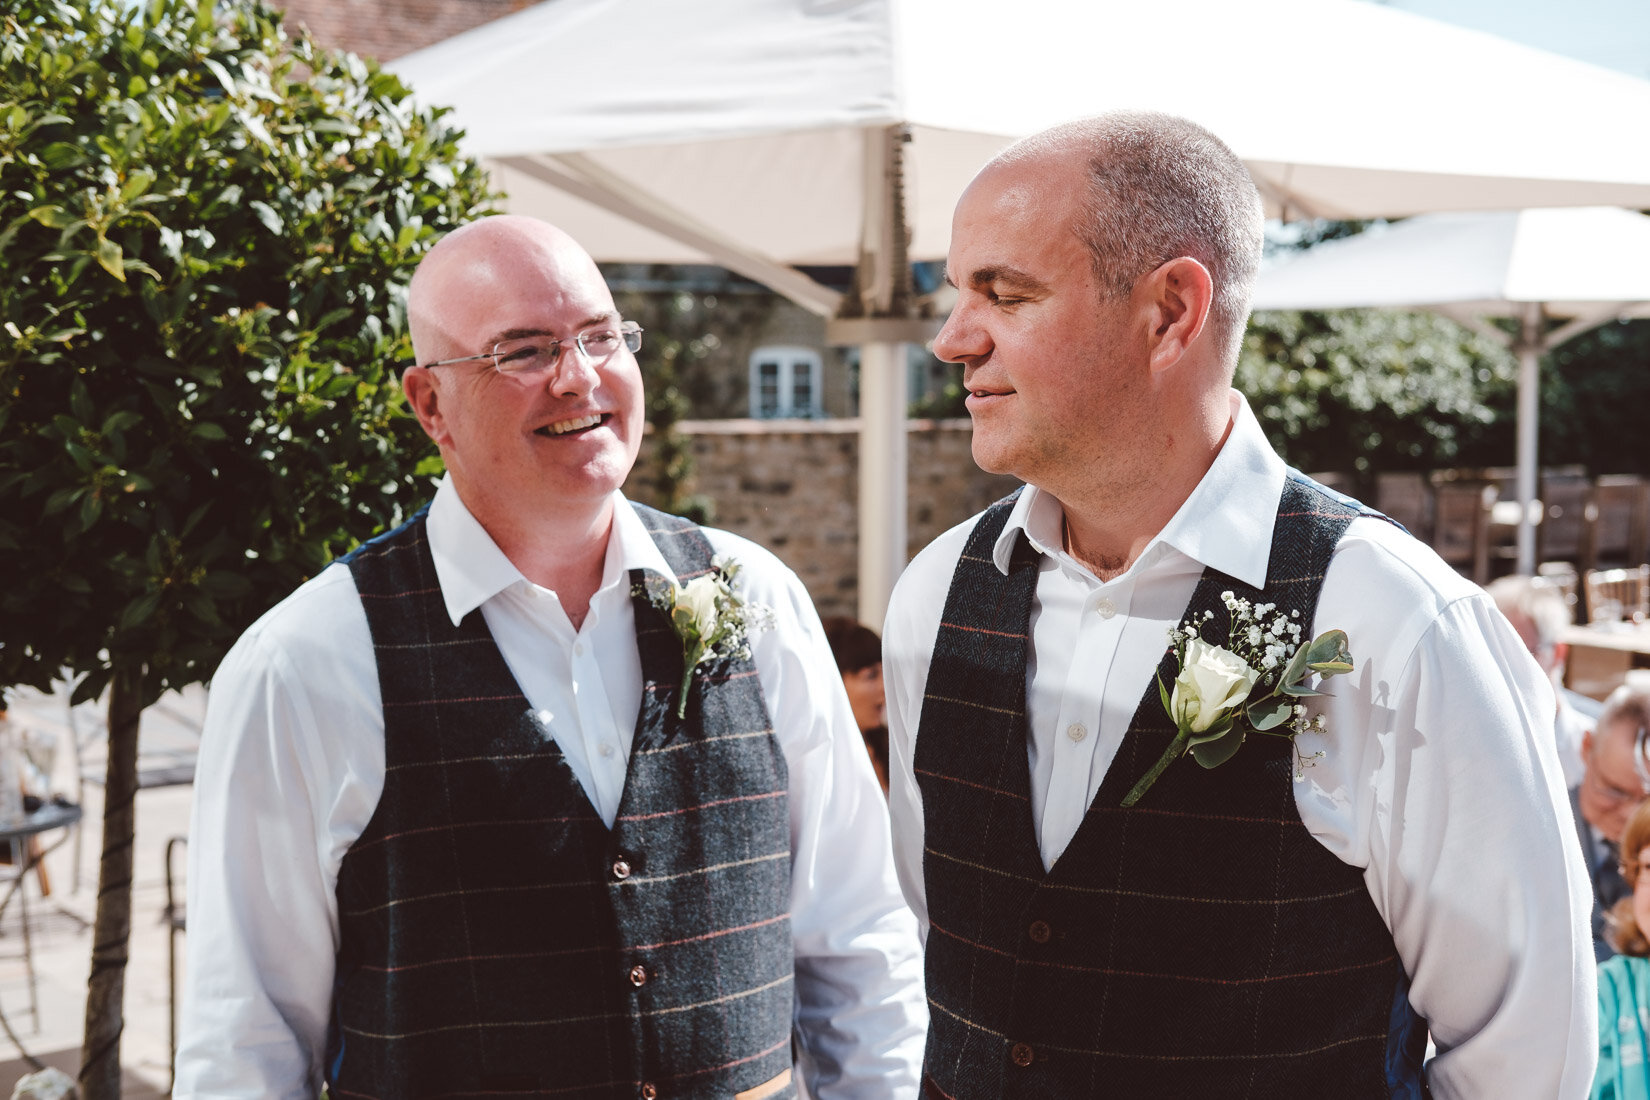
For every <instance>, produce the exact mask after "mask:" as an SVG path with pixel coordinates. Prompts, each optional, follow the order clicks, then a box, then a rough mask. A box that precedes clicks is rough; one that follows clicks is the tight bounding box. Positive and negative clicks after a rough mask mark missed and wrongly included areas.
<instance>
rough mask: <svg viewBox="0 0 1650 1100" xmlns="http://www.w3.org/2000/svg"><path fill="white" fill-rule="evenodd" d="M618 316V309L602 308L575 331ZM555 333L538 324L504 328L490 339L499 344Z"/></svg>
mask: <svg viewBox="0 0 1650 1100" xmlns="http://www.w3.org/2000/svg"><path fill="white" fill-rule="evenodd" d="M618 316H619V312H618V310H614V309H607V310H602V311H601V312H599V313H592V314H591V315H590V316H588V317H586V318H585V319H584V320H582V321H580V322H579V323H578V325H576V326H575V327H574V330H573V331H575V332H583V331H585V330H586V329H589V328H594V327H595V326H596V325H600V324H605V323H608V322H611V321H615V320H617V319H618ZM555 335H556V334H555V333H554V332H552V331H551V330H549V329H547V328H540V327H537V326H527V327H516V328H507V329H504V330H503V331H502V332H498V333H495V334H493V335H492V336H491V337H489V339H490V340H492V342H493V343H495V344H497V343H502V342H503V341H505V340H521V339H523V338H525V337H528V336H550V337H555Z"/></svg>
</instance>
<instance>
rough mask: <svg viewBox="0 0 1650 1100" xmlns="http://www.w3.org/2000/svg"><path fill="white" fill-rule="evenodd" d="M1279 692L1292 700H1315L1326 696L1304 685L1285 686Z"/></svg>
mask: <svg viewBox="0 0 1650 1100" xmlns="http://www.w3.org/2000/svg"><path fill="white" fill-rule="evenodd" d="M1278 690H1279V691H1281V692H1283V693H1284V694H1285V695H1287V696H1289V697H1290V698H1291V699H1315V698H1317V697H1318V696H1320V695H1322V694H1324V693H1323V692H1321V691H1318V690H1317V689H1316V688H1309V687H1306V686H1304V685H1302V684H1284V685H1282V686H1281V687H1279V688H1278Z"/></svg>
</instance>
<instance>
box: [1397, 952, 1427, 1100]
mask: <svg viewBox="0 0 1650 1100" xmlns="http://www.w3.org/2000/svg"><path fill="white" fill-rule="evenodd" d="M1397 965H1398V980H1397V981H1396V982H1395V983H1393V987H1392V1011H1391V1014H1390V1015H1389V1017H1388V1019H1387V1029H1386V1086H1387V1095H1389V1096H1391V1097H1392V1098H1393V1100H1428V1097H1430V1096H1431V1093H1429V1092H1428V1091H1427V1078H1426V1072H1425V1071H1424V1070H1423V1069H1422V1067H1421V1061H1422V1059H1423V1058H1424V1057H1425V1055H1426V1049H1427V1022H1426V1020H1425V1019H1423V1018H1422V1016H1421V1014H1420V1013H1419V1012H1417V1011H1415V1006H1414V1005H1412V1004H1410V1003H1409V975H1408V974H1406V973H1404V967H1403V963H1401V962H1400V963H1398V964H1397Z"/></svg>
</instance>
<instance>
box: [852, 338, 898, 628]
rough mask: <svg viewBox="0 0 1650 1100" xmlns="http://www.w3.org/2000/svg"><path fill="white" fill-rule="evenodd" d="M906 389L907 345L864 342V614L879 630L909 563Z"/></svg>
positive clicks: (861, 467) (862, 617)
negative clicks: (891, 596)
mask: <svg viewBox="0 0 1650 1100" xmlns="http://www.w3.org/2000/svg"><path fill="white" fill-rule="evenodd" d="M905 391H906V379H905V345H904V344H901V343H885V342H878V343H867V344H863V345H861V347H860V360H859V619H860V621H861V622H863V623H866V624H868V625H870V626H872V627H875V628H876V629H877V630H881V629H882V620H883V617H884V616H885V615H886V614H887V612H888V597H889V596H890V595H891V594H892V593H893V591H894V581H896V580H898V579H899V575H900V572H901V571H902V570H903V569H904V568H905V542H906V517H905V509H906V480H907V479H906V438H905V434H906V429H905V406H906V392H905Z"/></svg>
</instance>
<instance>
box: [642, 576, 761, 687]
mask: <svg viewBox="0 0 1650 1100" xmlns="http://www.w3.org/2000/svg"><path fill="white" fill-rule="evenodd" d="M738 575H739V563H738V562H736V561H734V560H733V559H732V558H725V557H718V558H716V559H714V560H713V561H712V562H711V571H710V572H709V573H705V574H703V575H701V576H698V577H695V578H693V579H692V580H691V581H688V583H687V584H685V585H682V584H677V583H676V582H675V581H668V580H667V581H665V582H664V583H663V584H657V585H647V586H637V588H636V589H635V590H634V591H635V593H636V594H637V595H640V596H646V597H647V600H648V602H649V603H651V604H652V605H653V606H654V607H656V608H658V609H659V610H660V611H662V612H664V614H665V617H666V618H667V619H669V620H670V626H671V629H672V630H674V631H675V632H676V637H677V638H679V639H680V640H681V642H682V690H681V692H680V693H679V697H678V699H677V702H676V717H678V718H686V717H687V698H688V688H689V686H691V685H692V683H693V674H694V672H695V670H697V669H698V667H699V666H700V665H702V664H704V663H705V662H707V661H714V660H716V659H717V658H721V657H749V656H750V655H751V650H750V644H749V637H750V635H751V633H753V632H754V631H757V630H762V629H764V628H766V627H768V626H771V625H772V623H773V612H772V611H771V610H770V609H769V608H768V607H767V606H766V605H764V604H759V603H752V602H749V601H747V600H745V599H744V598H743V597H742V596H740V595H739V593H738V592H736V591H735V590H734V587H733V584H734V579H735V578H736V577H738Z"/></svg>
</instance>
